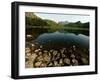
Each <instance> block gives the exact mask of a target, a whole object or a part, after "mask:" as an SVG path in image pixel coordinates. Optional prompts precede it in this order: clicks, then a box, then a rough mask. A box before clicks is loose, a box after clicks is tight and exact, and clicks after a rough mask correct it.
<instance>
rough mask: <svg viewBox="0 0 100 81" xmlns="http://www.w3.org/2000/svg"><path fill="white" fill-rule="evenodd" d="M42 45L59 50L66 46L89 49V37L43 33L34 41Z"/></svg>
mask: <svg viewBox="0 0 100 81" xmlns="http://www.w3.org/2000/svg"><path fill="white" fill-rule="evenodd" d="M33 41H35V42H37V43H39V44H40V45H43V46H48V47H55V48H57V47H58V48H59V47H61V46H66V45H76V46H82V47H85V48H89V36H86V35H83V34H78V35H76V34H74V33H60V32H59V31H57V32H54V33H43V34H41V35H39V36H38V37H37V38H36V39H35V40H33Z"/></svg>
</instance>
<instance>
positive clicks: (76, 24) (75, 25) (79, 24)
mask: <svg viewBox="0 0 100 81" xmlns="http://www.w3.org/2000/svg"><path fill="white" fill-rule="evenodd" d="M63 26H64V27H81V28H89V22H86V23H81V22H80V21H78V22H75V23H74V22H72V23H67V24H64V25H63Z"/></svg>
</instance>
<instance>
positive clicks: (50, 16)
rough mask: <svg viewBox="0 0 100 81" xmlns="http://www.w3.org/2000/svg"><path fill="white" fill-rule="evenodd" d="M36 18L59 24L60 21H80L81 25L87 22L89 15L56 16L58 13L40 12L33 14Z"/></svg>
mask: <svg viewBox="0 0 100 81" xmlns="http://www.w3.org/2000/svg"><path fill="white" fill-rule="evenodd" d="M34 14H35V15H37V16H38V17H40V18H42V19H50V20H53V21H55V22H61V21H68V22H77V21H81V22H82V23H85V22H89V21H90V20H89V19H90V17H89V15H84V14H58V13H56V14H55V13H42V12H36V13H34Z"/></svg>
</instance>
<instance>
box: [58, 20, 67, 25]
mask: <svg viewBox="0 0 100 81" xmlns="http://www.w3.org/2000/svg"><path fill="white" fill-rule="evenodd" d="M58 23H59V24H61V25H65V24H68V23H69V22H68V21H60V22H58Z"/></svg>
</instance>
